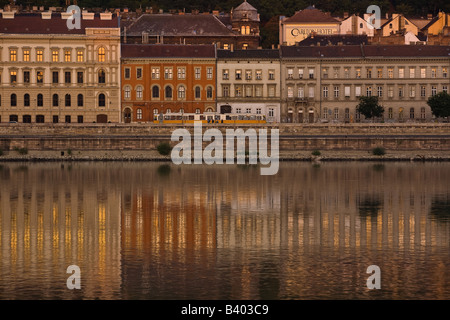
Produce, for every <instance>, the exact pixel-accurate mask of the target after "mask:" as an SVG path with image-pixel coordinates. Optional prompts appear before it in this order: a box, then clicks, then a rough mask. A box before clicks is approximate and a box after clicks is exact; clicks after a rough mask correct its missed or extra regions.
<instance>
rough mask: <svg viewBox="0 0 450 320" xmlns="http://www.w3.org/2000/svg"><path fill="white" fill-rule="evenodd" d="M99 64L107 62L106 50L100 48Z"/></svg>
mask: <svg viewBox="0 0 450 320" xmlns="http://www.w3.org/2000/svg"><path fill="white" fill-rule="evenodd" d="M98 62H105V48H104V47H100V48H98Z"/></svg>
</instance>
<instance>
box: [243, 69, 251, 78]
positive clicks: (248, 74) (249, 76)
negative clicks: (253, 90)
mask: <svg viewBox="0 0 450 320" xmlns="http://www.w3.org/2000/svg"><path fill="white" fill-rule="evenodd" d="M245 80H252V70H245Z"/></svg>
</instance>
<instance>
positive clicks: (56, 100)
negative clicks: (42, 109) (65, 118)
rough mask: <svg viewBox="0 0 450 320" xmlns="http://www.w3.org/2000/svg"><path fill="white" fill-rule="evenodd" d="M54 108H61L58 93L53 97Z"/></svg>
mask: <svg viewBox="0 0 450 320" xmlns="http://www.w3.org/2000/svg"><path fill="white" fill-rule="evenodd" d="M52 106H54V107H57V106H59V96H58V95H57V94H56V93H55V94H54V95H53V97H52Z"/></svg>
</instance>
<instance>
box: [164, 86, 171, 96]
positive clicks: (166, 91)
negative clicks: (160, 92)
mask: <svg viewBox="0 0 450 320" xmlns="http://www.w3.org/2000/svg"><path fill="white" fill-rule="evenodd" d="M165 94H166V99H172V87H171V86H167V87H166V88H165Z"/></svg>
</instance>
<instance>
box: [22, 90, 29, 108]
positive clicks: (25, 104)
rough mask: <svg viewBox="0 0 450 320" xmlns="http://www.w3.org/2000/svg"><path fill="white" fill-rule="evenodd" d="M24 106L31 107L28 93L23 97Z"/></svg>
mask: <svg viewBox="0 0 450 320" xmlns="http://www.w3.org/2000/svg"><path fill="white" fill-rule="evenodd" d="M23 106H24V107H29V106H30V95H29V94H28V93H25V94H24V95H23Z"/></svg>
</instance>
